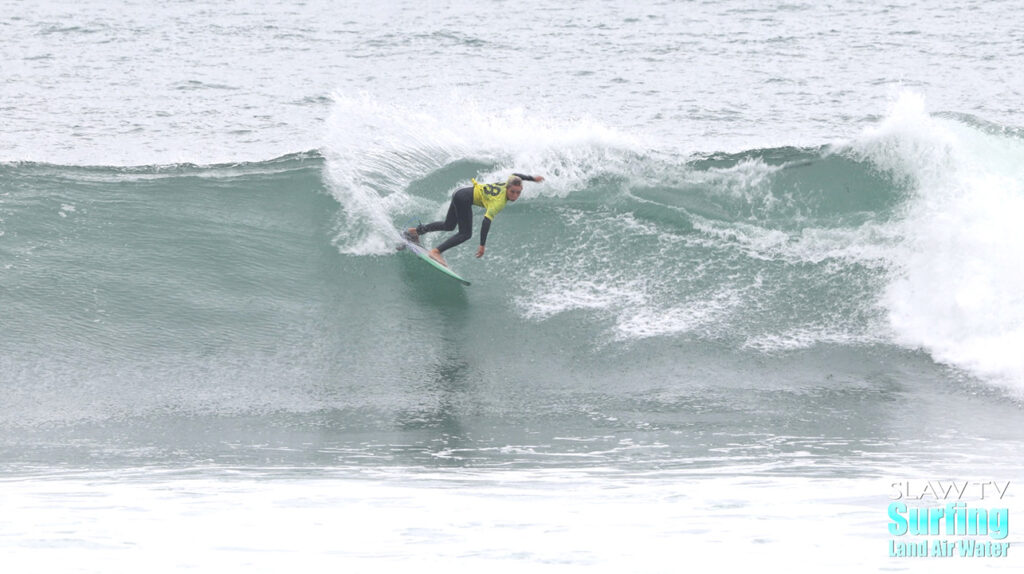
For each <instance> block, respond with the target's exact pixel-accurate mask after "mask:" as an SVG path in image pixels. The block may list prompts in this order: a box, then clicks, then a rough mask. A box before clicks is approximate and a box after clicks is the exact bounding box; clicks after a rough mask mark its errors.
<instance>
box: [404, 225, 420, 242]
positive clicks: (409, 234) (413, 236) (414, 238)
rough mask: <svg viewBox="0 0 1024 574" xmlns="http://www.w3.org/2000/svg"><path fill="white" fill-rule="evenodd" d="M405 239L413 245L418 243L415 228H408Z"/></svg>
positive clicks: (418, 235) (418, 238) (418, 236)
mask: <svg viewBox="0 0 1024 574" xmlns="http://www.w3.org/2000/svg"><path fill="white" fill-rule="evenodd" d="M405 238H406V239H408V240H409V241H412V242H413V243H419V242H420V234H419V232H418V231H416V228H415V227H410V228H409V229H407V230H406V231H405Z"/></svg>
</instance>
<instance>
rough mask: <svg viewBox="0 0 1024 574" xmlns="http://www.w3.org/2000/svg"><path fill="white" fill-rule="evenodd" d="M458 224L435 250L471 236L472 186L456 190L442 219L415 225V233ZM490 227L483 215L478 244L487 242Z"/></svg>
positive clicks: (526, 177)
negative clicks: (446, 213)
mask: <svg viewBox="0 0 1024 574" xmlns="http://www.w3.org/2000/svg"><path fill="white" fill-rule="evenodd" d="M512 175H514V176H516V177H518V178H520V179H522V180H523V181H534V179H533V177H532V176H529V175H522V174H519V173H513V174H512ZM456 226H458V228H459V232H458V233H456V234H455V235H452V236H451V237H449V238H448V239H445V240H444V242H443V243H441V244H440V245H438V246H437V250H438V251H440V252H441V253H444V252H445V251H447V250H449V249H451V248H452V247H455V246H456V245H459V244H460V243H463V242H465V241H466V240H467V239H469V238H470V237H473V187H472V186H470V187H463V188H462V189H459V190H456V191H455V193H453V194H452V203H451V205H449V206H448V215H446V216H445V218H444V221H435V222H433V223H428V224H426V225H422V224H421V225H419V226H417V227H416V233H417V234H419V235H423V234H424V233H430V232H431V231H451V230H453V229H455V227H456ZM490 229H491V220H490V218H487V217H485V218H484V222H483V224H482V225H481V226H480V245H486V244H487V233H488V232H489V231H490Z"/></svg>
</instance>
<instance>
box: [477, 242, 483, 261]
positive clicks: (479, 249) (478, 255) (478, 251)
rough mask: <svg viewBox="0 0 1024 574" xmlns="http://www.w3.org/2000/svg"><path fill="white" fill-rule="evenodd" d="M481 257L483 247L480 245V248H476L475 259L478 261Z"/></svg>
mask: <svg viewBox="0 0 1024 574" xmlns="http://www.w3.org/2000/svg"><path fill="white" fill-rule="evenodd" d="M483 256H484V246H483V245H481V246H480V247H477V248H476V258H477V259H480V258H481V257H483Z"/></svg>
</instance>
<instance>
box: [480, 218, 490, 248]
mask: <svg viewBox="0 0 1024 574" xmlns="http://www.w3.org/2000/svg"><path fill="white" fill-rule="evenodd" d="M490 230H491V218H490V217H487V216H486V215H485V216H484V222H483V223H481V224H480V247H483V246H484V245H487V233H488V232H489V231H490Z"/></svg>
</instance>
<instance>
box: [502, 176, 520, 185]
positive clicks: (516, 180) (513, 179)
mask: <svg viewBox="0 0 1024 574" xmlns="http://www.w3.org/2000/svg"><path fill="white" fill-rule="evenodd" d="M505 185H506V186H508V187H512V186H513V185H518V186H519V187H523V178H521V177H519V176H518V175H510V176H508V182H506V183H505Z"/></svg>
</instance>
